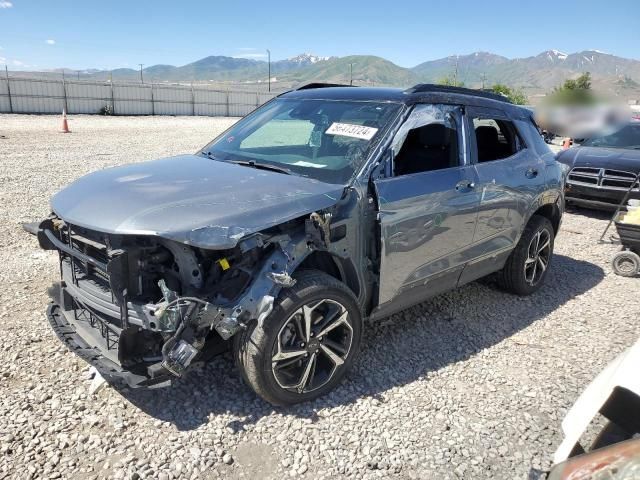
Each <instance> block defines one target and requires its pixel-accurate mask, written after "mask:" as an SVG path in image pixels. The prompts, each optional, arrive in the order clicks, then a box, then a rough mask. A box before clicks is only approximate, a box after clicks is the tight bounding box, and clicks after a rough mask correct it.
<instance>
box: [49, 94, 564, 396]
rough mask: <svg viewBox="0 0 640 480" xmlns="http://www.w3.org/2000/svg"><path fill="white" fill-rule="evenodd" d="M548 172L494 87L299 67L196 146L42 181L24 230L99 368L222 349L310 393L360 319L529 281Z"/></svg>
mask: <svg viewBox="0 0 640 480" xmlns="http://www.w3.org/2000/svg"><path fill="white" fill-rule="evenodd" d="M562 184H563V173H562V170H561V168H560V166H559V164H557V163H556V162H555V160H554V156H553V155H552V154H551V152H550V151H549V149H548V147H547V145H546V144H545V143H544V141H543V139H542V137H541V136H540V134H539V132H538V129H537V127H536V125H535V123H534V121H533V120H532V118H531V113H530V112H529V111H528V110H526V109H523V108H520V107H517V106H514V105H512V104H510V103H508V102H507V101H506V100H504V99H503V98H502V97H499V96H494V95H491V94H488V93H484V92H480V91H474V90H467V89H461V88H447V87H438V86H433V85H417V86H416V87H413V88H411V89H408V90H399V89H384V88H360V87H340V86H334V85H324V84H313V85H308V86H306V87H303V88H300V89H298V90H295V91H292V92H288V93H285V94H282V95H280V96H278V97H277V98H275V99H274V100H272V101H270V102H268V103H267V104H265V105H264V106H262V107H260V108H258V109H257V110H255V111H254V112H253V113H251V114H250V115H248V116H247V117H245V118H243V119H242V120H240V121H239V122H238V123H236V124H235V125H234V126H233V127H231V128H230V129H229V130H227V131H226V132H224V133H223V134H221V135H220V136H219V137H218V138H216V139H215V140H214V141H213V142H211V143H210V144H209V145H207V146H206V147H205V148H203V149H202V150H201V151H200V152H198V153H196V154H195V155H183V156H177V157H172V158H167V159H162V160H156V161H152V162H145V163H138V164H133V165H128V166H123V167H117V168H110V169H106V170H102V171H99V172H95V173H92V174H90V175H87V176H85V177H83V178H80V179H79V180H77V181H76V182H74V183H72V184H71V185H69V186H68V187H67V188H65V189H64V190H62V191H61V192H59V193H58V194H56V195H55V196H54V197H53V198H52V200H51V207H52V210H53V213H52V215H51V216H50V217H49V218H47V219H46V220H44V221H42V222H41V223H40V225H39V227H38V230H37V235H38V239H39V243H40V246H41V247H42V248H44V249H46V250H55V251H57V252H58V254H59V262H60V272H61V281H60V282H59V283H57V284H55V285H54V286H53V287H52V288H51V291H50V294H51V296H52V298H53V302H52V304H51V305H50V307H49V309H48V318H49V321H50V323H51V325H52V327H53V329H54V330H55V332H56V333H57V334H58V336H59V337H60V338H61V339H62V340H63V341H64V343H65V344H67V345H68V346H69V347H70V348H71V349H72V350H74V351H75V352H76V353H77V354H78V355H80V356H81V357H83V358H84V359H85V360H87V361H88V362H89V363H91V364H93V365H94V366H95V367H96V368H97V369H98V370H99V371H100V372H101V373H102V375H103V376H104V377H105V378H107V379H108V380H110V381H114V382H115V381H124V382H126V383H127V384H129V385H130V386H137V387H159V386H166V385H168V384H170V383H171V381H173V380H175V379H176V378H177V377H181V376H183V375H185V374H187V373H188V370H189V368H190V366H192V365H193V364H194V363H195V362H199V361H204V360H207V359H208V358H210V357H211V356H212V355H214V354H216V353H219V352H221V351H223V350H226V349H229V348H230V349H231V350H232V353H233V356H234V358H235V361H236V362H237V365H238V368H239V370H240V372H241V374H242V376H243V378H244V380H245V382H246V383H247V384H248V385H249V386H251V387H252V388H253V389H254V390H255V391H256V393H258V394H259V395H260V396H262V397H263V398H264V399H266V400H267V401H269V402H271V403H273V404H276V405H286V404H293V403H296V402H301V401H306V400H310V399H313V398H316V397H318V396H320V395H323V394H325V393H327V392H328V391H330V390H331V389H332V388H334V387H335V386H336V385H337V384H338V383H339V382H340V381H341V379H342V378H343V377H344V375H345V373H346V372H347V371H348V370H349V368H350V367H351V366H352V365H353V363H354V361H355V360H356V357H357V354H358V351H359V349H360V342H361V339H362V332H363V322H364V320H365V319H376V318H380V317H384V316H387V315H390V314H392V313H394V312H397V311H399V310H401V309H404V308H407V307H409V306H411V305H413V304H416V303H418V302H422V301H423V300H425V299H427V298H429V297H431V296H433V295H436V294H439V293H441V292H444V291H446V290H449V289H452V288H455V287H458V286H460V285H463V284H465V283H467V282H471V281H473V280H475V279H478V278H480V277H483V276H486V275H488V274H491V273H494V272H498V273H497V278H498V281H499V284H500V285H502V286H503V287H504V288H505V289H506V290H507V291H510V292H513V293H515V294H519V295H528V294H531V293H533V292H535V291H536V290H537V289H538V288H540V286H541V285H542V283H543V282H544V279H545V276H546V274H547V272H548V269H549V265H550V263H551V259H552V253H553V244H554V237H555V235H556V233H557V231H558V228H559V226H560V221H561V216H562V213H563V208H564V199H563V190H562ZM425 347H426V346H425Z"/></svg>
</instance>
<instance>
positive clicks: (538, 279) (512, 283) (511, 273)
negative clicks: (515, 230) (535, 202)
mask: <svg viewBox="0 0 640 480" xmlns="http://www.w3.org/2000/svg"><path fill="white" fill-rule="evenodd" d="M554 238H555V236H554V231H553V226H552V225H551V222H550V221H549V220H548V219H547V218H546V217H543V216H541V215H534V216H533V217H531V220H529V223H528V224H527V226H526V227H525V229H524V232H522V236H521V237H520V241H519V242H518V244H517V245H516V247H515V248H514V249H513V251H512V252H511V255H509V258H508V259H507V262H506V263H505V266H504V268H503V269H502V271H501V272H500V273H499V277H498V279H499V282H500V285H501V287H502V288H504V289H505V290H507V291H509V292H511V293H515V294H517V295H531V294H532V293H534V292H535V291H537V290H538V289H539V288H540V287H541V286H542V284H543V283H544V279H545V277H546V275H547V271H548V269H549V266H550V265H551V258H552V256H553V243H554Z"/></svg>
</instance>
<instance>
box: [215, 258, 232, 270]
mask: <svg viewBox="0 0 640 480" xmlns="http://www.w3.org/2000/svg"><path fill="white" fill-rule="evenodd" d="M218 263H219V264H220V267H222V270H229V269H230V268H231V265H229V260H227V259H226V258H221V259H220V260H218Z"/></svg>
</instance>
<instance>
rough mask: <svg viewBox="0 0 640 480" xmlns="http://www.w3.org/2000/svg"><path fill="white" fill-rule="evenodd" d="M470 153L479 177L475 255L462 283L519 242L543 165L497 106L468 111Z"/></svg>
mask: <svg viewBox="0 0 640 480" xmlns="http://www.w3.org/2000/svg"><path fill="white" fill-rule="evenodd" d="M466 117H467V126H468V129H469V132H470V137H471V142H470V154H471V155H470V156H471V159H472V162H473V164H474V168H475V171H476V175H477V178H478V183H477V190H478V194H479V196H480V200H479V202H480V203H479V208H478V224H477V228H476V230H475V235H474V238H473V243H474V245H475V246H474V250H475V251H476V252H477V253H478V257H479V258H478V259H476V261H475V262H473V263H472V264H470V265H469V266H468V268H467V269H466V270H465V273H464V275H462V277H461V283H465V282H467V281H470V280H473V279H475V278H479V277H481V276H483V275H486V274H487V273H490V272H491V271H493V270H495V269H496V268H499V267H500V262H503V261H504V260H505V259H506V257H507V256H508V254H509V252H510V251H511V249H512V248H513V247H514V245H515V242H517V240H518V238H519V235H520V233H521V231H522V228H523V226H524V222H525V221H526V218H527V213H528V212H529V210H530V208H531V205H532V204H533V202H534V201H535V199H536V197H537V196H538V195H539V193H540V192H541V191H542V190H544V183H545V177H544V171H545V170H544V163H543V162H542V160H541V158H540V157H539V156H538V155H537V154H536V153H535V152H534V151H533V150H531V149H529V148H527V145H526V143H525V141H524V140H523V136H522V135H521V134H520V133H519V132H518V129H517V124H516V122H514V121H512V119H511V118H509V117H508V116H507V115H506V114H505V113H504V112H502V111H500V110H496V109H489V108H478V107H470V108H468V109H467V115H466Z"/></svg>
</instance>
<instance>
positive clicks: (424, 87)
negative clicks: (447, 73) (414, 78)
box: [405, 83, 512, 103]
mask: <svg viewBox="0 0 640 480" xmlns="http://www.w3.org/2000/svg"><path fill="white" fill-rule="evenodd" d="M405 92H406V93H429V92H436V93H458V94H460V95H473V96H476V97H483V98H490V99H491V100H497V101H499V102H506V103H512V102H511V100H509V99H508V98H507V97H505V96H504V95H500V94H499V93H494V92H490V91H488V90H476V89H473V88H464V87H450V86H448V85H435V84H433V83H419V84H418V85H414V86H413V87H411V88H408V89H406V90H405Z"/></svg>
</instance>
